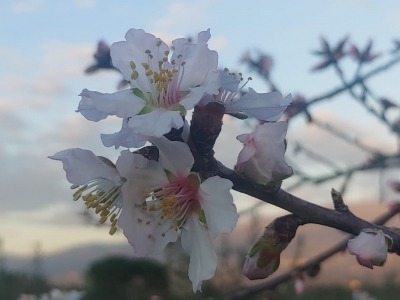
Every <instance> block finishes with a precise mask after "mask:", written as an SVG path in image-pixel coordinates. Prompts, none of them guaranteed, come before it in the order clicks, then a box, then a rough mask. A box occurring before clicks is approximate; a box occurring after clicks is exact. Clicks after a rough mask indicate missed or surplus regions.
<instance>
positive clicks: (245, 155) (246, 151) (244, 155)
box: [236, 143, 257, 172]
mask: <svg viewBox="0 0 400 300" xmlns="http://www.w3.org/2000/svg"><path fill="white" fill-rule="evenodd" d="M256 150H257V148H256V146H255V144H254V143H249V144H248V145H246V147H243V149H242V151H240V153H239V156H238V160H237V164H236V168H237V170H238V171H239V172H241V166H242V164H243V163H245V162H246V161H248V160H250V158H252V157H253V156H254V155H255V154H256Z"/></svg>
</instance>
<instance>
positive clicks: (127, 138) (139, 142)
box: [100, 119, 146, 149]
mask: <svg viewBox="0 0 400 300" xmlns="http://www.w3.org/2000/svg"><path fill="white" fill-rule="evenodd" d="M100 136H101V140H102V142H103V145H104V146H106V147H112V146H115V149H118V148H119V147H120V146H122V147H126V148H140V147H142V146H144V145H145V144H146V138H145V137H144V136H141V135H139V134H137V133H134V132H133V131H132V129H131V128H129V127H128V119H123V120H122V128H121V130H120V131H118V132H116V133H111V134H101V135H100Z"/></svg>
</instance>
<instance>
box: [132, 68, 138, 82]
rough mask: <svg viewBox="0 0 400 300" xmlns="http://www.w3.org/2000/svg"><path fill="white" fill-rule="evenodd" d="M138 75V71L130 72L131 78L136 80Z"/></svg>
mask: <svg viewBox="0 0 400 300" xmlns="http://www.w3.org/2000/svg"><path fill="white" fill-rule="evenodd" d="M138 77H139V73H138V72H137V71H136V70H134V71H133V72H132V75H131V79H132V80H136V79H138Z"/></svg>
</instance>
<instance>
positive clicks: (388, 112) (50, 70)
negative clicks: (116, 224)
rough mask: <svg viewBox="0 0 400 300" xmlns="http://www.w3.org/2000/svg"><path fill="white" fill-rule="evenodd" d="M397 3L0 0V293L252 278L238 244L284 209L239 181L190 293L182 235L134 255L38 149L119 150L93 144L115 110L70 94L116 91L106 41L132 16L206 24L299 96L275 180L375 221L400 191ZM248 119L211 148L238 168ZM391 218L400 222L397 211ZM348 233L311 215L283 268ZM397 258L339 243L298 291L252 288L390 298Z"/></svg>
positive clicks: (167, 28)
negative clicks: (382, 261)
mask: <svg viewBox="0 0 400 300" xmlns="http://www.w3.org/2000/svg"><path fill="white" fill-rule="evenodd" d="M399 13H400V3H399V2H398V1H395V0H387V1H384V2H383V1H377V0H376V1H372V0H353V1H346V0H335V1H318V0H304V1H296V2H294V1H275V0H273V1H255V0H248V1H238V2H235V3H233V2H232V1H228V0H219V1H212V0H196V1H122V0H119V1H104V0H71V1H61V0H59V1H50V0H23V1H11V0H3V1H1V2H0V37H1V39H0V128H1V129H0V139H1V141H2V142H1V143H0V166H1V167H0V192H1V197H0V205H1V209H0V241H1V242H0V270H1V271H0V299H1V300H8V299H10V300H13V299H17V298H18V296H19V295H20V294H22V293H27V294H36V295H38V294H41V293H45V292H48V291H50V290H51V289H52V288H54V287H58V288H61V289H62V290H65V291H67V290H70V289H75V290H85V291H87V295H86V296H87V297H88V298H87V299H92V300H102V299H104V300H106V299H113V300H114V299H116V300H119V299H121V300H123V299H149V297H150V295H154V294H156V295H160V296H163V297H164V298H165V299H204V298H206V297H219V296H221V295H226V294H229V293H232V292H235V291H237V290H240V289H243V288H245V287H247V286H249V285H252V284H254V283H253V282H250V281H249V280H247V279H246V278H245V277H244V276H242V275H241V273H240V272H241V268H242V264H243V262H244V259H245V255H246V253H247V251H248V249H249V248H250V246H251V245H252V244H253V243H254V242H255V241H256V240H257V238H258V237H259V235H260V234H261V233H262V231H263V227H265V226H266V225H267V224H268V223H269V222H270V221H272V220H273V219H274V218H276V217H277V216H280V215H283V214H285V211H283V210H281V209H278V208H276V207H273V206H271V205H268V204H262V205H258V201H257V200H255V199H252V198H251V197H248V196H244V195H241V194H238V193H234V199H235V203H236V205H237V207H238V210H239V211H240V212H241V218H240V221H239V223H238V226H237V228H236V229H235V231H234V232H233V233H232V234H231V235H226V236H222V237H220V238H218V239H217V241H216V243H215V246H216V248H217V249H218V252H219V255H220V258H219V263H220V265H219V268H218V269H217V273H216V276H215V277H214V279H212V280H211V281H210V282H206V283H205V284H204V287H203V294H199V293H198V294H196V295H193V293H192V291H191V284H190V282H189V280H188V279H187V278H186V277H187V263H188V261H187V257H186V256H185V255H184V253H183V251H182V250H181V248H180V246H179V245H171V246H169V247H168V248H167V249H166V251H165V254H164V255H163V256H162V257H156V258H154V260H139V259H133V251H132V249H131V248H130V246H129V245H128V243H127V241H126V239H125V238H124V236H123V234H122V233H121V232H120V231H118V232H117V234H115V235H114V236H112V237H111V236H110V235H109V234H108V227H107V226H105V227H104V228H103V227H102V226H98V223H97V219H93V218H92V216H91V215H90V214H89V213H88V212H87V211H85V206H84V204H83V203H82V202H79V203H74V202H73V201H72V195H71V194H72V193H71V190H70V189H69V184H68V182H67V181H66V180H65V173H64V172H63V170H62V168H61V165H60V164H59V163H57V162H54V161H51V160H49V159H47V156H49V155H53V154H54V153H56V152H58V151H60V150H63V149H67V148H74V147H79V148H84V149H90V150H92V151H93V152H95V153H96V154H97V155H102V156H106V157H109V158H110V159H111V160H114V161H115V159H116V158H117V157H118V155H119V150H115V149H113V148H105V147H104V146H103V145H102V143H101V140H100V133H114V132H115V131H117V130H119V128H120V121H119V120H117V119H113V118H108V119H107V120H104V121H101V122H99V123H93V122H89V121H87V120H86V119H85V118H84V117H83V116H81V115H80V114H78V113H75V109H76V108H77V105H78V102H79V100H80V97H79V96H78V95H79V94H80V92H81V91H82V89H84V88H87V89H89V90H95V91H99V92H103V93H105V92H106V93H112V92H115V91H117V89H118V86H119V87H121V86H122V85H123V83H121V80H122V76H121V74H120V73H118V71H116V70H115V69H111V68H109V67H110V64H109V58H108V56H107V55H109V54H108V51H109V50H108V47H109V46H110V45H111V44H112V43H113V42H116V41H120V40H123V39H124V34H125V33H126V31H127V30H128V29H129V28H142V29H144V30H145V31H147V32H150V33H152V34H154V35H156V36H158V37H160V38H161V39H163V40H164V41H165V42H167V43H170V42H171V41H172V40H173V39H175V38H179V37H188V38H192V39H194V40H196V37H197V33H198V32H199V31H202V30H206V29H207V28H210V29H211V34H212V37H211V40H210V43H209V47H210V49H214V50H217V51H218V53H219V66H220V68H221V69H223V68H225V67H226V68H229V69H230V70H231V71H234V72H242V73H243V74H244V77H248V76H252V78H253V80H252V81H251V82H250V83H249V85H248V86H250V87H252V88H254V89H255V90H256V91H258V92H268V91H271V90H279V91H280V92H281V93H282V94H284V95H287V94H289V93H292V95H293V96H295V97H294V98H295V100H296V102H295V103H296V104H295V105H293V109H292V110H290V111H289V112H288V113H287V114H286V115H285V116H283V118H284V119H286V120H289V130H288V136H287V137H288V145H289V146H288V150H287V160H288V162H289V164H290V165H292V167H293V168H294V170H295V175H294V176H293V177H292V178H290V179H288V180H286V181H285V182H284V185H283V188H284V189H288V190H290V191H291V192H292V193H293V194H294V195H296V196H299V197H302V198H304V199H307V200H309V201H312V202H314V203H317V204H319V205H323V206H331V201H330V194H329V192H330V189H331V188H332V187H333V188H335V189H337V190H341V191H342V192H344V198H345V201H346V204H348V205H349V207H350V209H351V210H352V211H353V213H355V214H356V215H358V216H360V217H362V218H365V219H367V220H373V219H375V218H376V217H378V216H379V215H381V214H383V213H384V212H385V211H387V206H388V203H390V202H391V201H393V200H396V199H398V194H396V193H395V191H393V190H391V189H390V188H389V187H388V186H387V184H386V183H387V181H388V180H400V174H399V169H398V166H399V154H398V153H399V135H398V133H399V131H400V130H399V128H400V127H399V124H398V119H399V115H400V114H399V109H398V108H397V105H398V104H399V105H400V98H399V95H400V85H399V84H398V79H399V76H400V64H397V62H398V61H399V59H398V58H399V56H398V55H399V53H398V52H397V50H398V48H399V44H400V43H398V42H397V43H396V40H397V39H399V40H400V19H399V18H398V16H399ZM345 37H347V39H346V38H345ZM370 40H372V41H373V44H371V45H372V47H371V48H370V50H368V45H369V43H370ZM100 41H101V42H100ZM324 41H325V42H324ZM99 42H100V43H99ZM327 44H329V45H330V47H329V50H327V46H326V45H327ZM356 50H357V51H358V55H357V51H356ZM364 50H368V51H369V52H368V51H364ZM315 51H319V53H316V54H317V55H315ZM335 51H336V52H335ZM363 51H364V52H363ZM313 53H314V54H313ZM363 53H364V54H365V55H364V56H363V55H362V54H363ZM375 54H379V55H376V56H375ZM362 57H364V58H362ZM384 66H386V67H387V68H383V67H384ZM374 70H379V72H376V74H373V76H370V77H369V78H368V80H365V81H360V82H361V83H363V84H354V87H352V88H351V89H350V88H348V89H345V90H343V91H342V92H340V91H339V90H340V89H341V88H342V87H346V85H349V84H351V83H352V82H353V81H354V80H355V79H357V78H360V76H364V75H365V74H368V73H369V72H375V71H374ZM85 71H86V72H85ZM364 83H365V85H364ZM338 91H339V92H338ZM332 92H333V93H335V92H336V94H333V95H330V94H331V93H332ZM327 96H332V97H327ZM385 101H386V102H385ZM311 102H312V105H307V103H311ZM254 125H255V123H254V122H252V121H251V120H250V121H249V120H247V121H241V120H237V119H235V118H233V117H230V116H226V117H225V119H224V127H223V132H222V134H221V136H220V137H219V139H218V141H217V146H216V149H215V151H216V157H217V158H218V159H219V160H221V161H222V162H223V163H224V164H226V165H227V166H228V167H233V166H234V164H235V163H236V159H237V155H238V153H239V151H240V150H241V147H242V146H241V143H240V142H238V141H237V140H236V136H237V135H239V134H242V133H245V132H250V131H252V129H253V128H254ZM345 183H347V184H345ZM255 205H256V207H255ZM389 224H391V225H392V226H397V227H399V224H400V221H399V217H398V216H396V217H395V218H393V219H392V220H391V222H390V223H389ZM345 237H346V235H345V234H343V233H340V232H338V231H336V230H333V229H330V228H323V227H321V226H314V225H307V226H305V228H300V230H299V231H298V234H297V236H296V238H295V239H294V240H293V241H292V243H291V244H290V246H289V247H288V249H286V250H285V251H284V254H283V257H282V259H281V267H280V269H279V270H278V272H277V274H278V275H279V274H282V273H284V272H286V271H287V270H289V269H290V268H291V267H293V266H296V265H298V264H301V263H303V262H304V261H306V260H307V259H311V258H313V257H315V256H316V255H317V254H319V253H321V252H323V251H325V250H326V249H329V248H330V247H332V246H334V245H335V244H336V243H338V242H339V241H341V240H342V239H343V238H345ZM399 270H400V259H399V258H398V257H396V256H395V255H389V256H388V262H387V264H386V265H385V267H384V268H376V269H374V270H373V271H372V270H369V269H366V268H363V267H361V266H359V265H358V264H357V262H356V260H355V259H354V257H351V256H350V255H349V254H348V253H346V252H344V253H341V254H338V255H336V256H334V257H333V258H331V259H329V260H327V261H326V262H324V263H323V264H321V271H320V272H319V274H318V276H316V277H314V278H311V277H307V278H303V279H302V281H303V282H304V283H305V291H304V293H302V294H301V295H297V294H295V292H294V281H295V279H296V278H294V279H293V280H292V281H290V282H289V283H286V284H282V285H281V286H280V287H279V288H278V289H277V290H276V291H275V292H264V293H261V294H258V295H256V296H254V297H253V298H246V299H337V298H338V297H341V298H342V299H352V298H351V297H353V298H354V292H352V291H367V292H368V293H369V294H370V297H375V299H398V295H399V293H400V289H399V288H398V287H396V284H398V282H399V280H400V274H399V273H400V271H399ZM149 274H150V275H149ZM154 274H156V275H157V276H158V277H157V276H155V275H154ZM274 276H275V275H274ZM106 283H107V284H106ZM258 283H259V282H258ZM364 296H365V295H364ZM366 297H367V296H366ZM360 299H361V298H360ZM363 299H368V298H363Z"/></svg>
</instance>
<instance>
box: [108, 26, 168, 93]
mask: <svg viewBox="0 0 400 300" xmlns="http://www.w3.org/2000/svg"><path fill="white" fill-rule="evenodd" d="M125 39H126V42H125V41H121V42H117V43H114V44H112V45H111V50H110V54H111V59H112V62H113V65H114V66H115V67H116V68H118V69H119V70H120V71H121V72H122V74H123V75H124V78H125V79H126V80H127V81H130V82H131V83H132V84H133V85H134V86H135V87H137V88H139V89H141V90H142V89H144V90H146V91H148V90H149V85H148V79H147V76H146V75H145V69H144V68H143V66H142V63H149V64H150V67H151V69H152V70H158V62H159V61H160V60H162V59H163V57H164V56H165V51H169V47H168V46H167V45H166V44H165V43H164V42H163V41H161V40H160V39H159V38H156V37H155V36H154V35H152V34H150V33H146V32H145V31H144V30H142V29H130V30H129V31H128V32H127V33H126V35H125ZM157 43H159V46H157ZM146 50H150V51H151V55H152V56H153V59H151V60H149V55H148V54H147V53H146ZM131 61H132V62H134V63H135V65H136V68H135V70H136V71H137V72H138V75H139V77H138V78H137V80H136V81H137V82H138V84H136V83H135V82H134V81H132V78H131V74H132V68H131V63H130V62H131Z"/></svg>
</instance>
